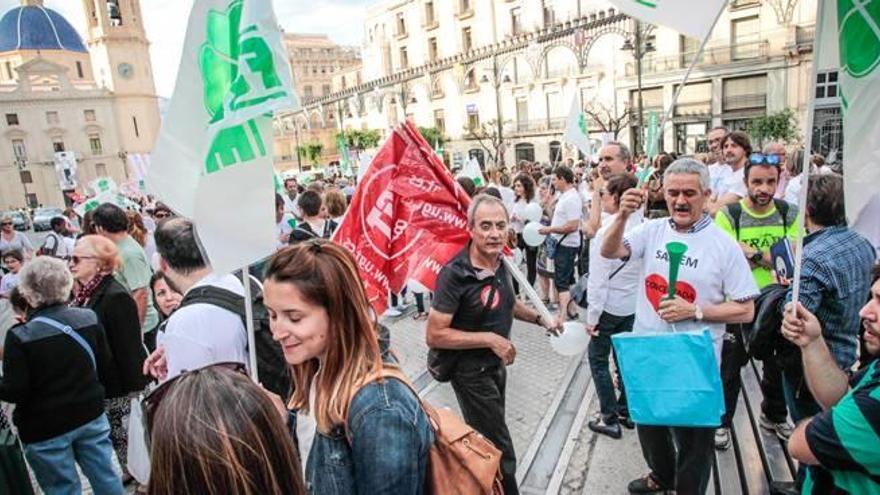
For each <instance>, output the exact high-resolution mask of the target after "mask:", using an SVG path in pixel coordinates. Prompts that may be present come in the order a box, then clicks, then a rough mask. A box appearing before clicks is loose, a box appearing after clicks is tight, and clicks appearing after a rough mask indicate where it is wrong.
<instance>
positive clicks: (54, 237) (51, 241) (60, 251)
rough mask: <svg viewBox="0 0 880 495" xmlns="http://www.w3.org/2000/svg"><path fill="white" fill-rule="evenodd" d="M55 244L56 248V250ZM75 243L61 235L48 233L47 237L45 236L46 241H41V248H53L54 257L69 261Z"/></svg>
mask: <svg viewBox="0 0 880 495" xmlns="http://www.w3.org/2000/svg"><path fill="white" fill-rule="evenodd" d="M56 243H57V245H58V247H57V248H56V247H55V246H56ZM75 244H76V241H75V240H73V239H72V238H70V237H65V236H63V235H59V234H56V233H55V232H50V233H49V235H47V236H46V240H45V241H43V246H44V247H45V248H46V249H48V250H51V249H53V248H55V255H54V256H55V257H56V258H61V259H65V260H66V259H69V258H70V257H71V256H73V248H74V247H75Z"/></svg>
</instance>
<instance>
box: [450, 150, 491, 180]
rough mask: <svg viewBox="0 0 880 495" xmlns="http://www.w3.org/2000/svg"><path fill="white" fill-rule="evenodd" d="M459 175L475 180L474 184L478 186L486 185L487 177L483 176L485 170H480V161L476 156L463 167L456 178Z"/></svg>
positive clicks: (457, 176)
mask: <svg viewBox="0 0 880 495" xmlns="http://www.w3.org/2000/svg"><path fill="white" fill-rule="evenodd" d="M459 177H467V178H469V179H470V180H472V181H474V185H475V186H477V187H483V186H485V185H486V179H485V178H484V177H483V171H482V170H480V162H478V161H477V159H476V158H475V157H473V156H472V157H471V158H470V160H468V161H467V163H465V164H464V167H462V169H461V172H459V173H458V175H456V176H455V178H456V179H457V178H459Z"/></svg>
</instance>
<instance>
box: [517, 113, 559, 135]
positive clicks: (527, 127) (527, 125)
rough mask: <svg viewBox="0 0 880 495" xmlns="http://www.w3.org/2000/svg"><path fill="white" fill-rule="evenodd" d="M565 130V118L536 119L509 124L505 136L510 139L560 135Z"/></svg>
mask: <svg viewBox="0 0 880 495" xmlns="http://www.w3.org/2000/svg"><path fill="white" fill-rule="evenodd" d="M563 129H565V117H557V118H552V119H534V120H520V121H516V122H508V123H506V124H505V125H504V134H505V135H506V136H509V137H520V136H531V135H536V134H547V133H559V132H561V131H562V130H563Z"/></svg>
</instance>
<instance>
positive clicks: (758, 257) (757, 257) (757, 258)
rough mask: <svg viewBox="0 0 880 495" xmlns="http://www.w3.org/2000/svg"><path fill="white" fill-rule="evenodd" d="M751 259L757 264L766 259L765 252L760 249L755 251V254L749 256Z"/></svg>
mask: <svg viewBox="0 0 880 495" xmlns="http://www.w3.org/2000/svg"><path fill="white" fill-rule="evenodd" d="M749 261H751V262H752V263H755V264H758V263H760V262H762V261H764V253H762V252H761V250H760V249H759V250H757V251H755V254H753V255H751V256H749Z"/></svg>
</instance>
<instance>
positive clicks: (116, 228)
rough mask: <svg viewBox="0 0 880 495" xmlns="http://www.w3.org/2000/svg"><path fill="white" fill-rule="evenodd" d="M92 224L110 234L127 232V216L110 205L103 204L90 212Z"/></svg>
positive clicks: (116, 207)
mask: <svg viewBox="0 0 880 495" xmlns="http://www.w3.org/2000/svg"><path fill="white" fill-rule="evenodd" d="M92 223H93V224H94V225H95V227H101V228H102V229H104V230H106V231H107V232H110V233H111V234H118V233H120V232H127V231H128V215H126V214H125V210H123V209H122V208H120V207H118V206H116V205H114V204H112V203H104V204H102V205H101V206H98V207H97V208H95V209H94V210H92Z"/></svg>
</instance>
